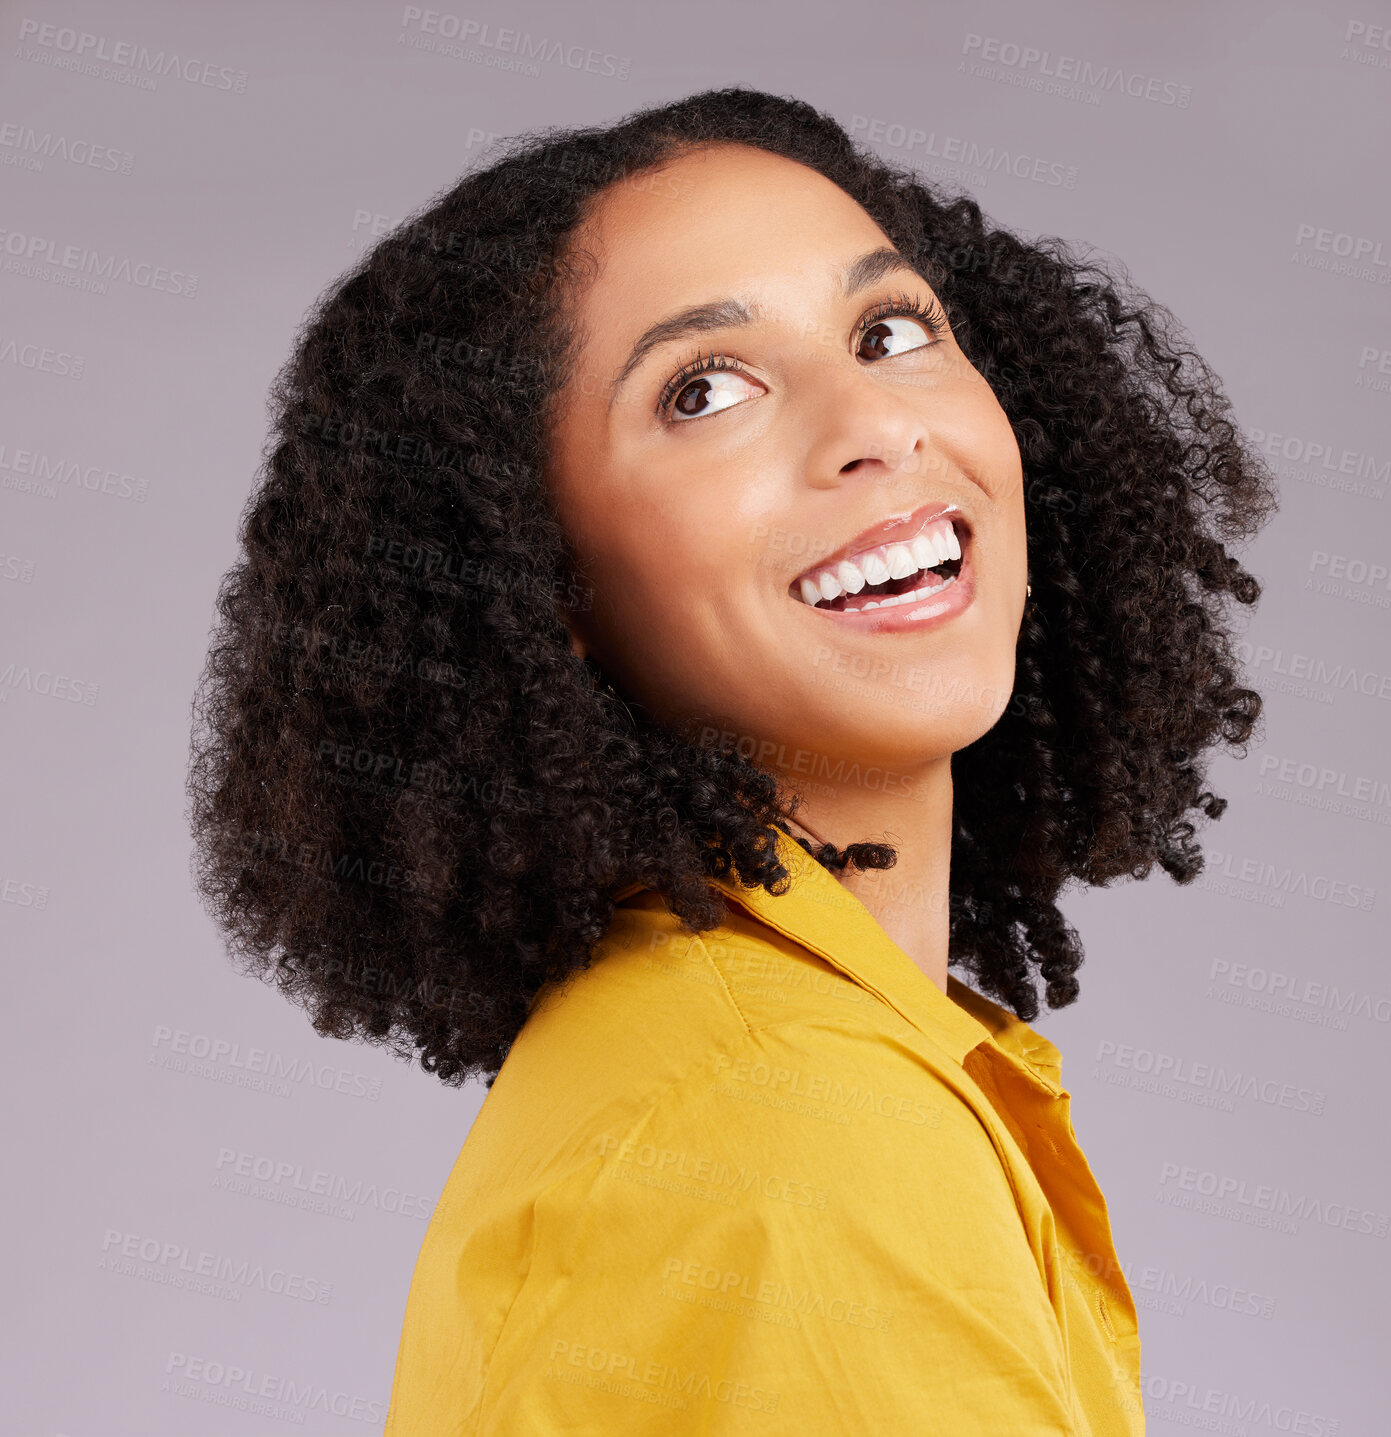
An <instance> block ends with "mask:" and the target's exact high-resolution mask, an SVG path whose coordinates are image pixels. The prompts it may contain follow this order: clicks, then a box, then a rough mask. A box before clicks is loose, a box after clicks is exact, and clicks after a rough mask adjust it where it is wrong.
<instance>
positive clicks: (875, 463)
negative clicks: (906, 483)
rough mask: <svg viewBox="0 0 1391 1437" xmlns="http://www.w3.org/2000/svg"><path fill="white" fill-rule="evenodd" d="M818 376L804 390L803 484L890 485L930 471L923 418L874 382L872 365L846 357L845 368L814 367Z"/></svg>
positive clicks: (892, 391) (888, 388)
mask: <svg viewBox="0 0 1391 1437" xmlns="http://www.w3.org/2000/svg"><path fill="white" fill-rule="evenodd" d="M809 367H814V369H815V370H816V371H819V373H817V374H816V376H815V379H814V380H813V381H812V383H811V384H810V385H809V386H807V387H806V388H804V391H803V399H804V401H805V410H804V413H803V414H801V415H799V422H801V423H804V424H806V425H807V430H808V433H809V434H810V436H811V437H810V441H809V443H808V446H807V454H806V470H805V473H806V480H807V483H808V484H809V485H811V487H813V488H816V489H830V488H834V487H835V486H836V485H838V484H843V483H845V482H846V480H847V479H849V478H850V477H851V476H856V477H857V478H862V479H874V480H877V481H880V482H889V483H891V482H893V481H895V480H897V479H902V478H906V477H910V476H913V477H921V476H922V475H923V474H924V473H925V472H926V470H927V469H929V468H930V467H932V455H933V450H932V436H931V432H930V430H929V428H928V424H927V420H926V419H925V418H924V416H923V415H922V414H921V413H919V411H918V410H917V408H915V407H914V406H913V405H912V404H911V403H910V402H909V401H908V399H907V398H906V397H905V396H904V395H902V394H899V393H896V392H895V387H894V386H893V385H891V384H886V383H885V382H884V381H883V380H881V379H878V378H876V377H875V376H874V375H873V374H872V373H871V372H870V369H871V368H872V366H864V365H860V364H858V363H857V362H856V361H855V360H854V359H853V358H850V357H848V356H847V365H846V366H841V365H834V366H828V365H826V364H825V362H824V361H822V362H821V363H818V364H815V365H814V366H809Z"/></svg>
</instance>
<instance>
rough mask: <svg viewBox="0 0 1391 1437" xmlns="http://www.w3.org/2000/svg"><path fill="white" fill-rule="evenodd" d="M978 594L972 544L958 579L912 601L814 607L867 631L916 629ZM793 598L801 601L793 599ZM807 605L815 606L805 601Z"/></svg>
mask: <svg viewBox="0 0 1391 1437" xmlns="http://www.w3.org/2000/svg"><path fill="white" fill-rule="evenodd" d="M975 596H976V572H975V567H974V566H973V565H972V563H971V549H970V547H968V548H966V549H965V550H963V552H962V555H961V568H960V570H959V572H958V573H957V576H956V578H955V579H953V580H952V582H951V583H949V584H947V585H946V586H945V587H944V588H941V589H938V590H936V591H935V592H934V593H931V594H929V595H928V596H927V597H926V598H925V599H918V600H916V601H915V602H914V603H911V604H891V605H890V606H889V607H888V608H887V609H883V608H880V609H841V610H839V611H837V610H835V609H811V612H812V613H813V614H818V615H820V617H821V618H823V619H826V620H827V621H828V622H835V623H836V624H839V625H842V626H844V627H846V628H850V629H855V630H858V631H860V632H863V633H870V634H889V633H898V632H900V631H901V630H904V629H912V630H914V631H915V632H916V631H918V630H921V629H931V628H935V627H937V626H938V625H939V624H945V623H947V622H948V621H949V620H951V619H954V618H955V617H956V616H957V615H958V614H960V613H963V612H964V611H965V610H966V609H968V608H969V607H970V605H971V600H972V599H974V598H975ZM793 602H794V603H795V602H797V601H796V600H793ZM802 607H803V608H804V609H806V608H811V606H810V605H809V604H803V605H802Z"/></svg>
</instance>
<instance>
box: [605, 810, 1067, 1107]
mask: <svg viewBox="0 0 1391 1437" xmlns="http://www.w3.org/2000/svg"><path fill="white" fill-rule="evenodd" d="M772 832H773V833H774V834H775V835H776V838H777V854H778V859H779V861H780V862H781V863H782V864H783V866H784V867H785V868H786V869H787V870H788V872H789V873H790V874H791V876H792V880H791V883H790V884H789V886H788V888H787V890H786V891H785V892H784V893H782V894H780V895H776V896H775V895H773V894H771V893H769V892H768V890H767V889H766V888H763V887H761V886H755V887H753V888H746V887H744V886H743V885H742V884H741V883H740V882H739V881H738V879H737V878H735V877H733V876H732V875H731V876H728V877H725V878H717V879H715V880H714V881H715V883H716V884H717V885H718V887H719V888H720V890H721V892H723V893H724V895H725V897H726V898H727V899H729V900H730V901H731V902H733V903H736V904H738V905H739V907H741V908H743V909H744V910H746V911H747V912H748V913H750V914H752V915H753V916H754V917H755V918H756V919H758V920H759V922H761V923H766V924H767V925H768V926H769V927H770V928H774V929H776V930H777V931H778V932H779V933H781V934H783V935H784V936H785V937H787V938H790V939H792V940H793V941H794V942H796V943H800V944H801V945H802V946H803V947H805V948H809V949H810V950H811V951H812V952H813V953H816V954H818V955H819V956H820V957H822V958H824V959H825V960H826V962H828V963H830V964H831V965H832V966H833V967H835V968H837V969H839V970H840V971H841V972H842V973H844V974H845V975H846V977H848V978H850V979H851V980H852V981H853V982H854V983H857V984H858V985H859V986H860V987H861V988H864V989H866V990H867V991H868V992H871V993H873V994H874V995H875V997H877V998H879V999H880V1000H881V1001H882V1002H884V1003H887V1004H888V1006H889V1007H890V1008H892V1009H893V1010H894V1011H895V1012H896V1013H898V1014H899V1016H900V1017H902V1018H903V1019H904V1020H905V1021H906V1022H908V1023H910V1024H911V1025H912V1026H913V1027H915V1028H917V1029H918V1030H919V1032H921V1033H924V1034H926V1035H927V1036H928V1037H930V1038H931V1039H932V1040H933V1041H934V1042H935V1043H936V1044H937V1045H938V1046H939V1047H940V1048H942V1049H943V1050H944V1051H946V1052H947V1053H949V1054H950V1055H951V1057H952V1058H953V1059H954V1060H955V1061H956V1062H958V1063H960V1062H963V1061H964V1059H965V1057H966V1054H967V1053H969V1052H970V1051H971V1050H972V1049H973V1048H977V1047H979V1046H980V1045H981V1044H982V1043H986V1044H989V1045H990V1046H991V1047H992V1048H996V1049H999V1050H1000V1051H1001V1052H1003V1053H1006V1054H1007V1055H1009V1056H1010V1057H1012V1058H1014V1059H1015V1060H1016V1061H1018V1062H1019V1063H1021V1064H1022V1065H1023V1066H1024V1067H1025V1068H1026V1069H1027V1070H1028V1071H1029V1072H1030V1073H1032V1074H1033V1075H1034V1076H1035V1077H1036V1078H1038V1079H1039V1080H1040V1081H1041V1082H1042V1083H1043V1084H1044V1086H1045V1087H1047V1088H1048V1089H1049V1090H1050V1091H1052V1092H1055V1093H1056V1092H1057V1091H1059V1084H1060V1080H1061V1067H1062V1062H1061V1057H1060V1055H1059V1053H1058V1049H1057V1048H1056V1047H1055V1046H1054V1045H1053V1044H1052V1043H1050V1042H1049V1041H1048V1040H1047V1039H1046V1038H1044V1037H1042V1036H1041V1035H1040V1034H1038V1033H1035V1032H1034V1030H1033V1029H1032V1028H1030V1027H1029V1025H1028V1024H1027V1023H1025V1022H1023V1021H1022V1020H1021V1019H1019V1018H1017V1017H1016V1016H1015V1015H1014V1014H1013V1013H1011V1012H1009V1010H1008V1009H1006V1008H1002V1007H1001V1006H1000V1005H999V1004H998V1003H993V1002H991V1000H990V999H988V998H985V997H983V996H982V995H981V994H979V993H977V992H976V991H975V990H974V989H972V988H969V987H967V985H966V984H964V983H962V982H960V981H959V980H958V979H957V978H956V977H955V975H949V976H948V978H947V991H946V992H945V993H944V992H943V991H942V990H941V989H940V988H939V987H938V986H937V985H936V984H935V983H934V982H933V981H932V980H931V979H930V978H929V977H928V976H927V974H926V973H924V972H923V971H922V969H921V968H919V967H918V965H917V964H916V963H914V962H913V960H912V959H911V958H910V957H909V956H908V955H907V954H906V953H905V952H904V951H903V949H901V948H900V947H899V946H898V945H897V944H896V943H895V942H894V941H893V940H892V939H891V938H890V937H889V935H888V934H887V933H885V931H884V929H883V927H882V926H881V925H880V923H879V920H878V919H877V918H875V916H874V915H873V914H872V913H871V912H870V911H869V909H868V908H866V907H865V905H864V904H863V903H862V902H861V901H860V900H859V899H858V898H857V897H856V896H855V895H854V894H853V893H851V892H850V890H849V889H848V888H846V887H844V886H843V885H842V884H841V882H840V881H839V879H837V878H836V877H835V875H834V874H832V873H831V872H830V871H829V870H828V869H826V868H824V867H822V865H821V864H819V863H818V862H817V861H816V860H815V859H814V858H813V857H812V856H811V855H810V854H809V853H808V852H807V851H806V850H805V849H804V848H803V847H802V846H801V844H799V843H798V842H797V841H796V840H795V839H793V838H792V837H791V836H790V835H788V834H786V833H784V832H783V831H782V830H781V829H780V828H774V829H773V830H772ZM643 886H645V885H642V884H632V885H630V886H629V887H628V888H626V889H624V890H623V892H622V893H620V894H619V895H618V900H617V901H619V902H620V903H621V902H622V901H623V899H624V898H626V897H628V896H630V895H631V894H633V893H635V892H637V891H638V890H639V889H640V888H642V887H643Z"/></svg>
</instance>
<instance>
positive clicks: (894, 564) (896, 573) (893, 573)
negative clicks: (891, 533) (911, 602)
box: [884, 544, 918, 579]
mask: <svg viewBox="0 0 1391 1437" xmlns="http://www.w3.org/2000/svg"><path fill="white" fill-rule="evenodd" d="M884 562H885V563H886V564H887V565H888V566H889V578H891V579H906V578H907V577H908V575H909V574H914V573H916V572H917V569H918V563H917V560H916V559H914V558H913V551H912V550H911V549H910V548H909V547H908V545H907V544H891V545H890V546H889V552H888V553H887V554H885V555H884Z"/></svg>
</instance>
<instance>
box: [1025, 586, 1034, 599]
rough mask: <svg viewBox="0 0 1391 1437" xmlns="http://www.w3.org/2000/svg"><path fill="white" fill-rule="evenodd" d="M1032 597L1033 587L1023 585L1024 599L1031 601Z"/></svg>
mask: <svg viewBox="0 0 1391 1437" xmlns="http://www.w3.org/2000/svg"><path fill="white" fill-rule="evenodd" d="M1033 596H1034V586H1033V585H1032V584H1025V585H1024V597H1025V598H1026V599H1032V598H1033Z"/></svg>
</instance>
